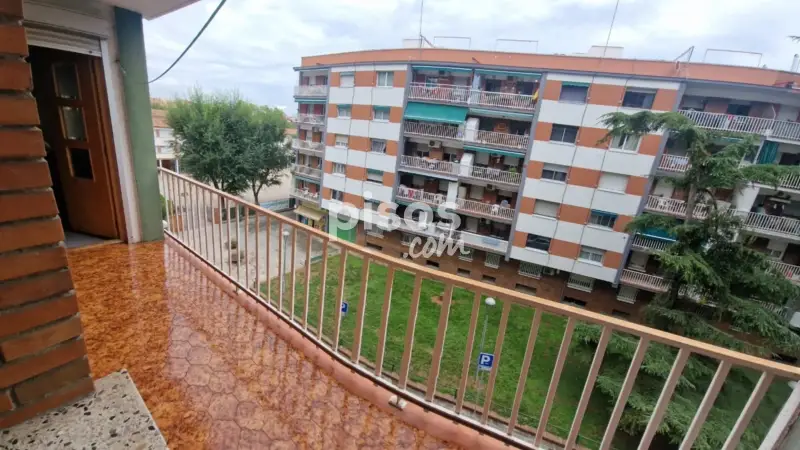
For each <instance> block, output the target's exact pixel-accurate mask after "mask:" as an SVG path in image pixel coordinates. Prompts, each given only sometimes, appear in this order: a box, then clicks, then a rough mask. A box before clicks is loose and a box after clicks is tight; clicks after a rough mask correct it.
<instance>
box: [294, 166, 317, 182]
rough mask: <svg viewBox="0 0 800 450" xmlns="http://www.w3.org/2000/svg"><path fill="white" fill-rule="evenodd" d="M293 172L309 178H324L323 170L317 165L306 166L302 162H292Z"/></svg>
mask: <svg viewBox="0 0 800 450" xmlns="http://www.w3.org/2000/svg"><path fill="white" fill-rule="evenodd" d="M292 172H294V173H295V174H297V175H302V176H304V177H307V178H315V179H320V178H322V170H320V169H317V168H315V167H310V166H304V165H302V164H292Z"/></svg>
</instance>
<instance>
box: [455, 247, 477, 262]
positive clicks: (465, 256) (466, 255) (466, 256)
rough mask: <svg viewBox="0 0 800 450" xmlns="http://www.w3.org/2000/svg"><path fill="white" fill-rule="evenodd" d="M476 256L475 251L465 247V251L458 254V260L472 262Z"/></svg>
mask: <svg viewBox="0 0 800 450" xmlns="http://www.w3.org/2000/svg"><path fill="white" fill-rule="evenodd" d="M474 256H475V249H474V248H471V247H464V250H463V251H459V252H458V259H460V260H462V261H472V258H473V257H474Z"/></svg>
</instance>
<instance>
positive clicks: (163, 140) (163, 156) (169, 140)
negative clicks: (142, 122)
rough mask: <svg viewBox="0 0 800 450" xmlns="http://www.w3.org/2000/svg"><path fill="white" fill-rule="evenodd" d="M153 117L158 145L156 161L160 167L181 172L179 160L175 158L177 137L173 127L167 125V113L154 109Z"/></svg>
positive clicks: (155, 140)
mask: <svg viewBox="0 0 800 450" xmlns="http://www.w3.org/2000/svg"><path fill="white" fill-rule="evenodd" d="M152 115H153V141H154V142H155V145H156V160H157V161H158V167H163V168H165V169H169V170H174V171H176V172H180V167H179V164H178V159H177V158H176V157H175V148H174V146H173V142H175V136H174V135H173V133H172V127H170V126H169V124H168V123H167V111H166V110H164V109H154V110H153V112H152Z"/></svg>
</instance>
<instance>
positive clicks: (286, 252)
mask: <svg viewBox="0 0 800 450" xmlns="http://www.w3.org/2000/svg"><path fill="white" fill-rule="evenodd" d="M283 241H284V242H283V261H278V265H279V266H281V265H282V266H283V268H282V269H281V283H280V285H281V303H283V290H284V286H283V283H284V278H285V276H286V266H287V265H288V264H287V263H286V257H287V256H288V255H289V230H283Z"/></svg>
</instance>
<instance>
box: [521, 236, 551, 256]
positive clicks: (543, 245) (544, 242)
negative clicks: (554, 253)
mask: <svg viewBox="0 0 800 450" xmlns="http://www.w3.org/2000/svg"><path fill="white" fill-rule="evenodd" d="M525 247H528V248H534V249H536V250H541V251H544V252H549V251H550V238H549V237H544V236H539V235H538V234H529V235H528V239H527V240H526V241H525Z"/></svg>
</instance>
